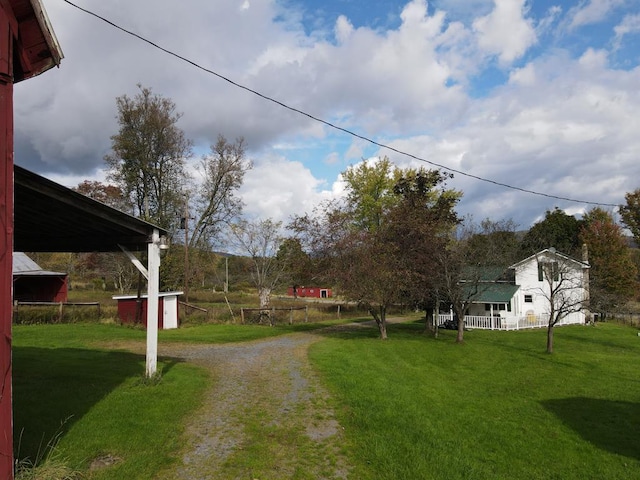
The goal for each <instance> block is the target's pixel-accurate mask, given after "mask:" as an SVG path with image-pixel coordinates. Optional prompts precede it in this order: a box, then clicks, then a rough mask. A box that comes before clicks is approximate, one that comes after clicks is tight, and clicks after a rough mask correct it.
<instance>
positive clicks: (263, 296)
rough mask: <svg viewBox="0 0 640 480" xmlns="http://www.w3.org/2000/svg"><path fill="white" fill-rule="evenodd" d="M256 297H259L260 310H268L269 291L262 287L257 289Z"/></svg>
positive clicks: (269, 301)
mask: <svg viewBox="0 0 640 480" xmlns="http://www.w3.org/2000/svg"><path fill="white" fill-rule="evenodd" d="M258 296H259V297H260V308H269V304H270V303H271V289H270V288H267V287H262V288H260V289H258Z"/></svg>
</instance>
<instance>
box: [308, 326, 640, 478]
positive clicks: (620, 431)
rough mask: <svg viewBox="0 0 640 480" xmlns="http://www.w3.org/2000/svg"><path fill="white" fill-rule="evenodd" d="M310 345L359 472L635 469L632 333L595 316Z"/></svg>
mask: <svg viewBox="0 0 640 480" xmlns="http://www.w3.org/2000/svg"><path fill="white" fill-rule="evenodd" d="M390 330H391V331H390V339H389V340H388V341H386V342H382V341H379V340H376V339H373V338H359V339H357V340H354V338H349V337H347V336H343V337H342V338H334V339H330V340H328V341H326V342H321V343H317V344H315V345H314V346H313V350H312V359H313V361H314V363H315V364H316V365H317V366H318V368H320V369H321V371H322V373H323V375H324V378H325V379H326V380H327V382H328V383H329V384H330V386H331V389H332V390H333V391H334V393H335V395H336V397H337V399H338V401H339V403H340V405H341V420H342V422H343V426H345V428H346V431H347V435H348V437H349V439H350V441H351V442H353V443H354V444H355V445H356V447H355V450H354V452H353V458H354V459H355V460H356V462H357V474H356V475H355V477H356V478H364V479H366V478H372V479H374V478H375V479H408V480H409V479H416V478H420V479H441V478H447V479H458V478H478V479H485V478H491V479H495V478H505V479H538V478H540V479H542V478H558V479H560V478H562V479H584V478H608V479H611V478H619V479H623V478H637V472H638V471H640V447H639V446H638V445H640V381H639V376H638V373H637V359H638V358H639V356H640V338H639V337H638V336H637V335H636V330H635V329H630V328H625V327H619V326H616V325H607V324H604V325H603V324H600V325H599V326H598V327H595V328H593V327H563V328H558V329H557V332H556V349H557V352H556V353H555V354H553V355H548V354H546V353H544V346H545V337H544V335H545V332H544V331H542V330H537V331H520V332H487V331H473V332H472V331H470V332H466V333H465V338H466V343H465V344H464V345H456V344H455V343H454V341H453V332H442V334H441V336H440V338H439V339H438V340H433V339H429V338H426V337H424V336H423V335H421V334H420V333H419V332H420V331H421V326H418V325H401V326H397V327H393V326H392V327H391V328H390Z"/></svg>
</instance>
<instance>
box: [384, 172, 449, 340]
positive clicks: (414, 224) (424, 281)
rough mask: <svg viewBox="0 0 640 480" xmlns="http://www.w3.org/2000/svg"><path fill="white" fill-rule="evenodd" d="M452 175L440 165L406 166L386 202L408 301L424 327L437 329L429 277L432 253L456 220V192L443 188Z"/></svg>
mask: <svg viewBox="0 0 640 480" xmlns="http://www.w3.org/2000/svg"><path fill="white" fill-rule="evenodd" d="M449 178H452V175H450V174H447V173H444V172H442V171H440V170H425V169H419V170H413V169H410V170H406V171H404V172H401V173H399V175H398V178H397V181H396V183H395V186H394V189H393V190H394V193H395V194H396V195H398V196H399V199H398V200H397V202H396V204H395V205H394V206H393V207H391V208H390V210H389V216H388V220H387V221H388V223H389V233H390V235H391V236H390V240H391V241H392V242H394V243H395V245H396V246H397V248H398V253H399V257H400V258H399V261H400V264H401V265H402V267H401V270H402V271H404V272H405V274H406V281H405V282H404V288H405V292H404V294H405V295H406V296H407V299H408V301H410V302H411V303H412V304H413V305H415V306H416V307H420V308H423V309H424V310H425V330H426V331H430V332H431V333H432V334H433V335H434V336H437V335H438V328H437V325H438V323H437V321H434V315H435V317H436V318H437V316H438V312H439V309H438V307H439V303H440V297H441V289H440V285H438V284H437V282H435V281H434V280H435V279H436V276H435V275H434V274H433V272H434V271H435V269H437V264H436V260H435V259H436V256H437V255H438V254H439V252H441V251H442V250H444V249H445V247H446V244H447V242H448V238H449V235H450V233H451V231H452V230H453V229H454V228H455V226H456V225H457V224H458V222H459V218H458V215H457V214H456V212H455V207H456V205H457V203H458V201H459V200H460V198H461V196H462V194H461V193H460V192H457V191H455V190H448V189H446V188H445V185H446V181H447V180H448V179H449Z"/></svg>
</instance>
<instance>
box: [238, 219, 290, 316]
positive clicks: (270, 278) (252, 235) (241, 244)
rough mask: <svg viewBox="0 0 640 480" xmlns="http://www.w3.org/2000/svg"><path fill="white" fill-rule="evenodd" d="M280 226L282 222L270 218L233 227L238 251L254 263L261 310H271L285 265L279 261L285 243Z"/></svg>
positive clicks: (255, 281)
mask: <svg viewBox="0 0 640 480" xmlns="http://www.w3.org/2000/svg"><path fill="white" fill-rule="evenodd" d="M281 227H282V222H274V221H273V220H271V219H267V220H257V221H246V220H245V221H241V222H238V223H235V224H233V225H232V226H231V233H232V242H233V243H234V244H235V246H236V248H237V249H238V250H239V251H241V252H243V253H246V254H247V255H248V256H249V258H251V261H252V263H253V271H252V273H251V279H252V280H253V284H254V285H255V286H256V289H257V290H258V296H259V298H260V308H262V309H267V308H268V307H269V304H270V301H271V292H272V291H273V289H274V288H276V287H277V286H278V284H279V282H280V279H281V278H282V272H283V265H282V264H281V263H280V262H278V258H277V253H278V249H279V248H280V245H281V243H282V240H283V239H282V235H281V232H280V229H281Z"/></svg>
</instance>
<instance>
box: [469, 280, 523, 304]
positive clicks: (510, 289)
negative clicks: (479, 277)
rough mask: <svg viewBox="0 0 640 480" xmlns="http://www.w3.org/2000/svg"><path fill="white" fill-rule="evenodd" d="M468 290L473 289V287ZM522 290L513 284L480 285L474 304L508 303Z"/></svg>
mask: <svg viewBox="0 0 640 480" xmlns="http://www.w3.org/2000/svg"><path fill="white" fill-rule="evenodd" d="M468 288H473V287H472V286H471V285H469V286H468ZM518 288H520V286H519V285H514V284H512V283H480V284H479V285H478V294H477V295H476V296H475V297H474V298H473V303H507V302H509V301H510V300H511V299H512V298H513V295H514V294H515V293H516V292H517V291H518Z"/></svg>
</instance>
